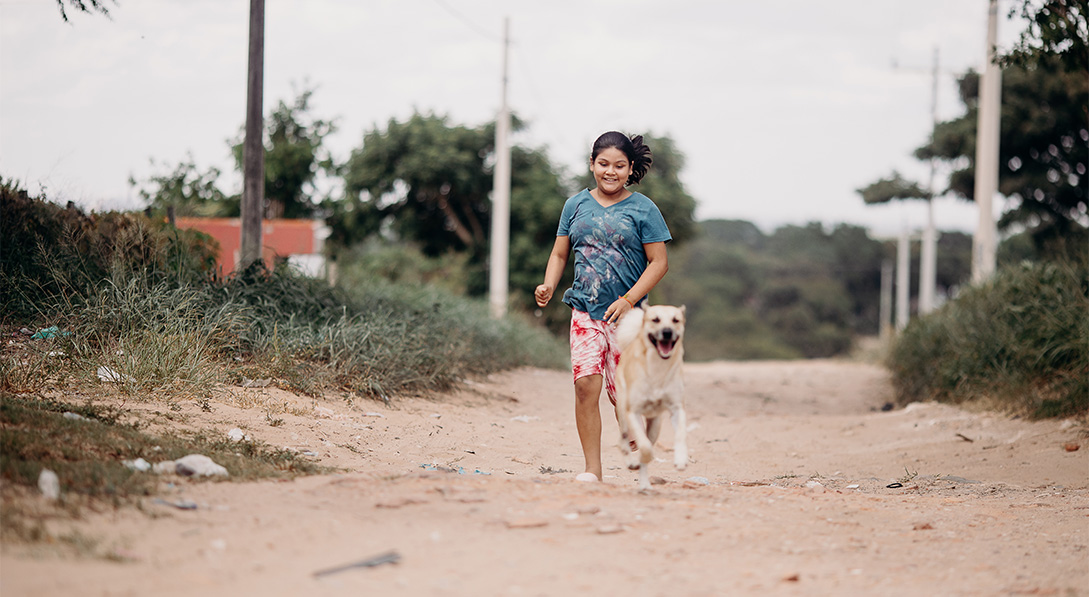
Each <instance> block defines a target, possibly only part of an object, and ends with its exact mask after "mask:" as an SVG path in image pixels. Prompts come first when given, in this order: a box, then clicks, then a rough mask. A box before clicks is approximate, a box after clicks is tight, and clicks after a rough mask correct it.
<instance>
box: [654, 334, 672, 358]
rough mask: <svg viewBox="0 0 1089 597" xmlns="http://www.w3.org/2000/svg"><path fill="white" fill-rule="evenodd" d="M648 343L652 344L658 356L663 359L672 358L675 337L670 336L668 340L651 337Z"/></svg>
mask: <svg viewBox="0 0 1089 597" xmlns="http://www.w3.org/2000/svg"><path fill="white" fill-rule="evenodd" d="M650 343H651V344H653V345H654V349H655V350H657V351H658V356H660V357H662V358H663V359H668V358H669V357H671V356H673V349H674V348H676V347H677V337H676V336H670V337H668V338H656V337H654V335H651V336H650Z"/></svg>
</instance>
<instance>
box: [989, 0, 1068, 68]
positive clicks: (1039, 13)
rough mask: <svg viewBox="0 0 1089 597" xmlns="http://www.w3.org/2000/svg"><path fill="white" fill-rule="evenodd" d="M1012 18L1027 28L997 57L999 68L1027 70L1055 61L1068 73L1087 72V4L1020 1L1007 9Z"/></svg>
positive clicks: (1065, 0)
mask: <svg viewBox="0 0 1089 597" xmlns="http://www.w3.org/2000/svg"><path fill="white" fill-rule="evenodd" d="M1015 15H1020V16H1021V17H1022V18H1024V19H1025V21H1026V22H1027V23H1028V26H1027V27H1026V28H1025V29H1024V30H1023V31H1022V32H1021V36H1020V38H1019V39H1018V40H1017V43H1016V44H1014V46H1013V48H1011V49H1010V50H1009V51H1008V52H1006V53H1005V54H1004V55H1003V56H1002V57H1001V61H1002V62H1003V64H1006V65H1013V66H1021V67H1026V68H1031V67H1033V66H1036V65H1037V64H1038V63H1039V62H1040V61H1041V60H1049V59H1058V60H1059V61H1060V62H1062V63H1063V64H1065V66H1066V69H1067V70H1068V71H1070V72H1079V71H1080V72H1082V73H1083V74H1084V73H1085V71H1086V69H1089V25H1087V24H1086V19H1087V18H1089V1H1087V0H1043V1H1041V0H1020V2H1017V3H1014V5H1013V6H1012V7H1011V8H1010V17H1013V16H1015Z"/></svg>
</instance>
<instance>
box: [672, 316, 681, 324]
mask: <svg viewBox="0 0 1089 597" xmlns="http://www.w3.org/2000/svg"><path fill="white" fill-rule="evenodd" d="M680 322H681V320H680V319H677V318H676V317H674V318H673V323H680Z"/></svg>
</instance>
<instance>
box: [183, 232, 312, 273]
mask: <svg viewBox="0 0 1089 597" xmlns="http://www.w3.org/2000/svg"><path fill="white" fill-rule="evenodd" d="M176 224H177V226H178V228H183V229H193V230H199V231H201V232H204V233H205V234H207V235H209V236H211V237H212V238H214V239H216V241H218V242H219V248H220V254H219V261H218V262H219V266H220V267H221V268H222V269H223V274H224V275H229V274H231V273H232V272H234V270H235V268H236V267H237V266H238V259H239V251H240V250H241V247H242V221H241V220H240V219H239V218H178V219H177V221H176ZM328 235H329V229H328V228H327V227H326V226H325V225H324V224H323V223H322V222H320V221H318V220H264V221H263V222H262V224H261V257H262V258H263V259H264V261H265V265H267V266H268V267H269V268H271V267H273V266H274V265H275V263H276V260H277V258H280V259H289V258H290V257H292V256H301V255H306V256H307V258H305V259H303V261H305V262H307V263H313V262H315V260H322V262H324V260H323V257H322V250H323V248H324V244H325V238H326V237H327V236H328ZM308 269H312V268H308ZM306 273H311V272H309V271H308V272H306Z"/></svg>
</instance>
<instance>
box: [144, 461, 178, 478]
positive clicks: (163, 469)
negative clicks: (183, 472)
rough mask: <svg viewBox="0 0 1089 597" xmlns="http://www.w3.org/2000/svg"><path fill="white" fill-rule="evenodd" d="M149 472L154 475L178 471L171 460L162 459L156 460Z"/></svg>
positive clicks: (171, 473)
mask: <svg viewBox="0 0 1089 597" xmlns="http://www.w3.org/2000/svg"><path fill="white" fill-rule="evenodd" d="M151 472H153V473H155V474H156V475H173V474H175V473H177V472H178V465H177V464H175V463H174V461H173V460H164V461H162V462H156V463H155V464H154V465H153V466H152V467H151Z"/></svg>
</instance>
